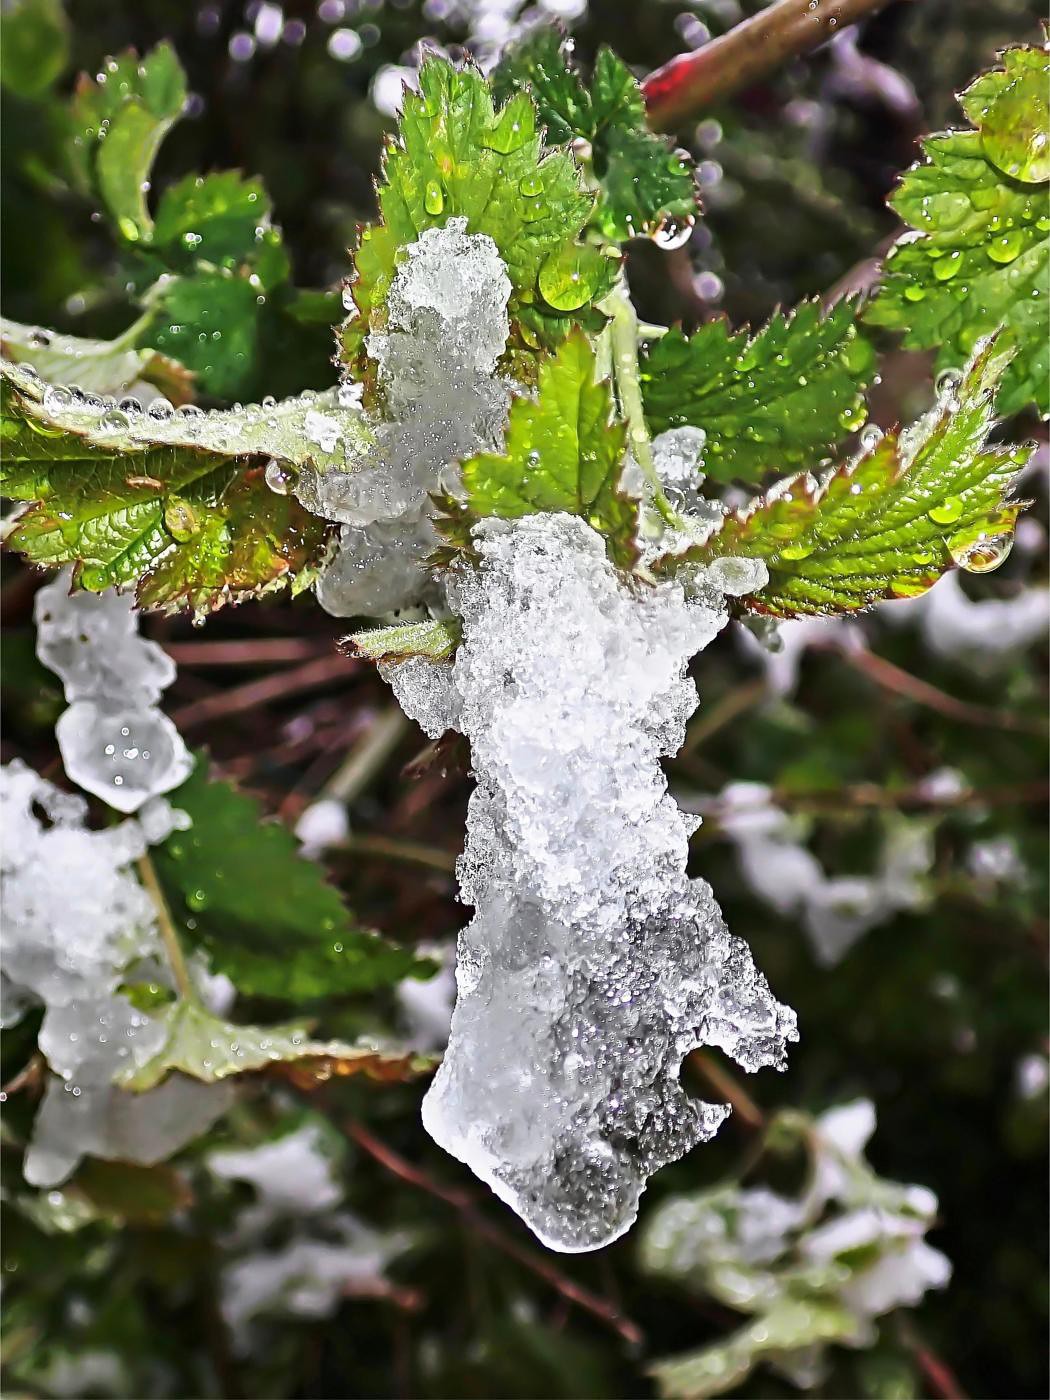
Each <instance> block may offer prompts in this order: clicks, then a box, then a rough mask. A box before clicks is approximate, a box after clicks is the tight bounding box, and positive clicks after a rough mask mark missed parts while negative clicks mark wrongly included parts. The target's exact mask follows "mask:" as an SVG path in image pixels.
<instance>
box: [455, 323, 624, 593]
mask: <svg viewBox="0 0 1050 1400" xmlns="http://www.w3.org/2000/svg"><path fill="white" fill-rule="evenodd" d="M594 375H595V355H594V350H593V349H592V347H591V345H590V342H589V341H588V339H587V337H586V336H585V335H584V334H583V332H582V331H580V330H576V331H573V332H572V334H571V335H570V336H569V337H568V339H567V340H566V341H565V342H564V344H563V345H562V346H561V347H560V348H559V349H558V351H557V352H556V353H555V354H554V355H553V356H551V357H550V358H548V359H546V360H544V361H542V362H541V364H540V369H539V382H538V391H537V397H536V399H530V398H516V399H515V400H514V402H513V403H512V404H511V409H510V419H509V423H508V427H507V446H506V451H505V452H504V453H503V454H498V453H494V452H482V453H480V454H479V455H478V456H476V457H468V458H467V460H466V461H465V462H464V463H463V465H462V473H463V485H464V488H465V490H466V496H467V504H468V506H469V507H470V509H471V510H473V511H474V512H476V514H478V515H499V516H504V517H510V518H513V517H516V516H520V515H529V514H532V513H534V512H536V511H568V512H569V513H570V514H572V515H580V516H583V518H584V519H585V520H586V521H587V522H588V524H590V525H591V526H593V528H594V529H595V530H598V531H599V532H600V533H601V534H603V535H605V537H606V539H607V541H608V546H609V553H610V555H611V557H612V558H613V559H614V560H616V562H617V563H620V564H622V565H624V566H625V567H628V568H629V567H630V566H631V565H632V564H633V563H634V561H635V559H636V558H637V546H636V543H635V541H636V536H637V530H638V502H637V501H636V500H634V499H633V498H632V497H630V496H627V495H626V494H623V493H622V492H621V491H620V489H619V483H620V473H621V471H622V468H623V460H624V442H625V437H626V430H625V428H624V425H623V424H622V423H620V422H616V421H615V420H614V418H613V401H612V391H611V389H610V386H609V383H608V381H607V380H602V381H601V382H600V383H595V380H594Z"/></svg>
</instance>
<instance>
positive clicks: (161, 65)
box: [70, 43, 186, 243]
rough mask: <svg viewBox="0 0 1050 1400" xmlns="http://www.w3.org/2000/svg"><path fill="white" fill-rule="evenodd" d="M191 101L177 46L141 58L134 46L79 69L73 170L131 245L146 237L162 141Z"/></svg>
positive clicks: (161, 46) (73, 122) (73, 113)
mask: <svg viewBox="0 0 1050 1400" xmlns="http://www.w3.org/2000/svg"><path fill="white" fill-rule="evenodd" d="M185 101H186V80H185V75H184V74H183V71H182V68H181V66H180V64H179V61H178V59H177V58H176V56H175V50H174V49H173V48H172V47H171V45H170V44H167V43H162V44H158V45H157V47H156V48H155V49H153V50H152V52H150V53H148V54H146V55H145V57H144V58H142V59H141V60H140V59H139V57H138V55H137V54H136V53H135V52H134V50H132V49H129V50H128V51H127V52H126V53H124V54H121V56H120V57H119V58H109V59H107V60H106V61H105V63H104V64H103V66H102V69H101V71H100V72H99V73H98V75H97V77H95V78H89V77H88V75H87V74H86V73H83V74H81V76H80V79H79V80H78V82H77V87H76V92H75V93H74V96H73V101H72V104H71V107H70V121H71V146H70V164H71V168H72V174H73V177H74V180H75V182H76V184H77V185H78V187H79V189H80V190H81V192H82V193H83V194H85V195H88V196H94V197H96V198H98V199H100V200H101V202H102V204H103V205H104V207H105V208H106V210H107V211H108V212H109V214H110V216H111V217H112V219H113V221H114V222H115V224H116V226H117V228H118V229H119V231H120V233H121V235H122V236H123V237H124V238H125V239H126V240H127V241H128V242H129V243H137V242H139V241H140V240H141V239H144V238H149V236H150V233H151V231H152V227H153V224H152V220H151V218H150V215H149V210H148V209H147V207H146V191H147V190H148V189H149V179H150V172H151V171H152V169H153V161H154V159H155V158H156V154H157V151H158V150H159V149H160V145H161V142H162V141H163V140H164V137H165V136H166V135H167V133H168V131H169V130H170V129H171V127H172V126H173V125H174V123H175V122H176V121H177V120H178V118H179V115H180V114H181V112H182V108H183V105H184V103H185Z"/></svg>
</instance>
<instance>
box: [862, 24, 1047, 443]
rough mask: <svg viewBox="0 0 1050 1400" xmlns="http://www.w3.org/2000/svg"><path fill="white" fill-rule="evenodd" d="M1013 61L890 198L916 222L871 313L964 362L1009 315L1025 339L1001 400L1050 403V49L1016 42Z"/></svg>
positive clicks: (913, 341) (944, 362)
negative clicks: (965, 121) (969, 126)
mask: <svg viewBox="0 0 1050 1400" xmlns="http://www.w3.org/2000/svg"><path fill="white" fill-rule="evenodd" d="M1003 63H1004V69H997V70H995V71H994V72H990V73H985V74H983V75H982V76H981V77H979V78H978V79H977V80H976V81H975V82H974V83H973V84H972V85H971V86H970V87H969V88H968V89H967V90H966V92H965V93H963V95H962V99H961V100H962V103H963V106H964V107H965V109H966V113H967V115H968V116H969V117H970V119H971V120H972V121H974V122H976V123H977V127H978V129H977V130H976V131H951V132H944V133H942V134H941V135H937V136H931V137H928V138H927V139H926V140H925V141H924V142H923V148H924V150H925V152H926V157H927V158H926V160H925V161H921V162H919V163H918V164H917V165H915V166H913V167H912V169H911V170H909V171H908V172H907V173H906V174H905V176H904V177H903V179H902V180H901V183H900V186H899V188H898V189H897V191H896V193H895V194H894V195H893V197H892V200H891V203H892V204H893V207H894V208H895V209H896V210H897V212H898V214H900V216H901V218H902V219H904V221H905V222H906V223H907V224H909V225H910V226H911V229H910V231H909V232H907V233H905V234H904V235H903V236H902V237H901V238H900V239H898V241H897V243H896V245H895V247H894V248H893V249H892V251H891V252H890V255H889V257H888V258H887V259H886V269H885V275H884V278H883V282H882V286H881V288H880V290H879V293H878V295H877V296H876V297H875V299H874V300H873V301H872V302H871V304H870V305H869V306H868V308H867V311H866V312H865V319H866V320H867V321H869V322H870V323H871V324H872V325H875V326H888V327H890V328H891V329H893V330H900V331H903V332H904V340H903V344H904V345H905V346H906V347H907V348H908V349H917V350H921V349H931V348H936V349H937V350H938V352H939V353H938V357H937V366H938V369H946V368H954V367H956V366H958V365H961V364H962V363H963V362H964V361H965V360H966V358H967V356H968V355H969V353H970V351H971V350H972V349H973V346H974V344H975V343H976V341H977V340H978V339H979V338H980V337H982V336H985V335H990V334H991V333H992V332H993V331H995V330H996V329H997V328H998V327H999V326H1000V325H1002V326H1005V328H1006V343H1009V344H1011V345H1014V346H1016V347H1017V350H1018V353H1017V355H1016V356H1015V357H1014V360H1013V362H1012V363H1011V365H1010V367H1009V369H1008V370H1007V372H1006V374H1005V375H1004V377H1003V384H1002V388H1001V390H1000V399H999V410H1000V412H1002V413H1007V414H1008V413H1016V412H1018V411H1019V410H1020V409H1022V408H1024V407H1025V406H1026V404H1028V403H1034V404H1035V405H1036V406H1037V408H1038V409H1039V412H1040V413H1041V414H1043V415H1044V416H1046V415H1047V414H1050V338H1048V334H1047V329H1048V322H1047V317H1048V309H1047V308H1048V306H1050V208H1048V204H1047V195H1048V189H1047V181H1048V179H1050V154H1048V147H1050V139H1048V137H1047V129H1046V122H1047V117H1046V112H1047V98H1046V91H1047V84H1048V82H1050V55H1048V54H1047V51H1046V50H1045V49H1041V48H1033V47H1030V48H1019V49H1007V50H1006V52H1005V53H1004V54H1003Z"/></svg>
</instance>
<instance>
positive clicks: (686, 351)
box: [641, 301, 875, 484]
mask: <svg viewBox="0 0 1050 1400" xmlns="http://www.w3.org/2000/svg"><path fill="white" fill-rule="evenodd" d="M874 358H875V357H874V354H873V352H872V349H871V346H870V345H869V344H868V342H867V341H865V340H864V339H862V338H861V337H860V336H858V335H857V331H856V328H855V326H854V308H853V306H852V304H851V303H849V302H846V301H840V302H838V303H836V305H835V306H834V307H832V309H831V310H830V311H829V312H828V313H827V315H823V313H822V311H821V307H820V303H819V302H817V301H809V302H802V303H801V305H799V306H797V307H796V308H795V310H794V311H793V312H792V313H791V314H790V315H787V316H785V315H784V314H783V313H782V312H777V313H776V314H775V315H774V316H773V317H772V318H771V319H770V320H769V321H768V322H767V323H766V324H765V325H764V326H763V327H762V328H761V330H759V331H757V332H756V333H755V334H754V335H753V336H749V335H748V333H747V332H746V331H730V330H729V327H728V324H727V322H726V321H724V320H720V321H709V322H708V323H707V324H706V325H704V326H701V327H700V329H699V330H698V331H697V332H696V333H695V334H694V335H692V336H690V337H686V336H685V335H683V333H682V332H681V331H680V330H671V331H668V333H667V334H666V335H664V336H661V338H660V339H659V340H657V341H655V342H654V343H653V345H652V346H651V347H650V349H649V350H648V352H647V354H646V355H645V357H644V359H643V360H642V364H641V381H642V393H643V397H644V402H645V414H646V419H647V420H648V422H649V425H650V428H651V429H652V431H653V432H654V433H661V432H664V431H665V430H666V429H668V428H679V427H683V426H685V425H686V424H688V425H691V426H692V427H696V428H703V430H704V432H705V433H706V434H707V442H706V444H705V449H704V460H703V470H704V471H705V472H706V473H707V475H708V476H710V477H713V478H714V479H715V480H718V481H733V480H739V481H746V482H749V483H752V484H757V483H758V482H759V481H761V480H762V478H763V476H765V475H766V473H767V472H768V471H769V469H770V468H771V467H780V468H781V469H783V468H784V467H785V466H788V467H809V466H812V465H814V464H815V463H816V462H817V461H818V460H819V459H820V458H821V457H823V456H826V455H827V453H828V452H829V451H830V450H831V449H832V448H833V447H834V445H835V443H836V442H838V441H839V440H840V439H841V438H843V437H844V436H845V435H846V433H847V432H849V431H851V430H852V429H853V428H855V427H858V426H859V425H860V423H861V422H862V421H863V416H864V415H863V409H862V404H863V390H864V388H865V386H866V385H867V384H868V383H870V381H871V379H872V376H873V374H874Z"/></svg>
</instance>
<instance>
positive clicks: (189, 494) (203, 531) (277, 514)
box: [0, 364, 325, 611]
mask: <svg viewBox="0 0 1050 1400" xmlns="http://www.w3.org/2000/svg"><path fill="white" fill-rule="evenodd" d="M0 373H2V376H3V380H4V386H3V387H4V401H3V411H2V417H0V433H2V445H3V466H2V469H0V484H2V490H3V492H4V494H5V495H7V496H10V497H11V498H12V499H14V500H20V501H28V502H32V504H31V505H30V506H29V508H28V509H27V510H26V511H24V512H23V513H22V514H21V515H20V516H19V517H18V519H17V521H16V522H15V524H14V526H13V527H12V529H11V531H10V532H9V534H8V536H7V543H8V545H9V546H10V547H11V548H12V549H15V550H17V551H18V552H20V553H22V554H24V555H25V556H26V557H27V558H28V559H30V560H31V561H32V562H33V563H36V564H41V565H47V566H57V565H60V564H66V563H73V564H74V566H75V567H74V580H75V582H76V583H77V584H78V585H80V586H81V587H85V588H90V589H92V590H95V591H101V590H102V589H103V588H107V587H110V586H112V585H128V584H132V583H135V584H137V593H138V598H139V600H140V602H141V603H142V604H143V605H144V606H148V607H163V608H172V607H176V606H180V605H184V604H189V605H190V606H193V607H195V608H196V609H197V610H198V611H209V610H212V609H215V608H218V607H221V606H222V604H223V603H225V602H229V601H240V600H241V599H242V598H245V597H249V596H253V595H256V594H258V593H260V592H262V591H266V590H269V589H271V588H274V587H279V586H281V585H282V584H283V583H286V582H289V581H290V580H291V579H292V578H293V577H294V576H295V575H296V574H297V573H299V572H300V571H301V570H303V569H304V568H306V567H307V566H308V565H309V564H310V563H311V561H312V560H313V559H314V558H315V557H316V556H317V555H318V554H319V552H320V549H321V545H322V542H323V537H324V531H325V526H324V523H323V522H322V521H321V520H320V519H319V518H318V517H317V516H313V515H311V514H309V513H308V512H307V511H305V510H303V509H302V508H301V507H300V506H299V505H298V503H297V502H296V501H295V500H294V499H293V498H290V497H286V496H278V495H276V494H275V493H274V492H272V491H271V490H270V489H269V488H268V487H267V486H266V484H265V482H264V480H263V468H262V464H261V461H260V460H259V459H258V458H256V461H255V463H254V464H253V462H252V460H251V458H249V459H248V461H247V462H246V461H245V460H244V458H243V456H242V457H237V456H235V455H234V454H237V453H238V451H240V452H259V453H260V455H261V452H262V451H265V448H261V449H260V448H256V446H255V442H254V441H251V440H248V441H246V442H240V443H239V442H238V441H237V439H236V437H233V436H232V434H231V435H230V436H229V437H227V440H226V445H225V447H224V448H223V449H222V450H221V452H220V451H214V450H209V447H208V442H207V441H204V440H203V439H204V438H205V437H206V434H205V433H204V432H203V430H202V433H201V440H198V441H197V442H196V443H191V442H189V441H186V440H185V439H187V438H189V436H190V432H191V425H192V423H193V422H194V421H196V420H193V419H183V418H179V419H178V420H177V425H178V428H179V429H181V432H182V433H183V435H184V438H183V440H182V441H178V442H173V443H172V445H167V444H164V445H157V446H147V445H142V446H135V445H133V444H132V443H131V442H130V441H129V436H130V432H129V425H130V421H131V417H132V416H131V415H119V417H123V421H124V424H125V427H124V428H122V429H119V430H117V431H115V432H114V433H113V435H112V439H111V440H108V439H107V438H106V434H105V430H104V425H105V424H106V422H107V421H116V419H113V418H111V417H110V416H109V415H110V412H111V411H106V412H104V413H103V412H102V409H101V408H100V407H99V406H96V407H95V408H94V409H93V410H87V412H86V416H87V417H88V418H89V419H90V421H91V428H90V429H87V428H85V427H83V426H79V427H78V426H73V425H71V426H73V430H72V431H70V430H69V428H67V427H66V426H60V427H57V428H56V427H55V426H54V420H55V417H56V416H58V417H59V418H60V419H61V417H62V416H63V415H62V413H61V411H58V412H57V413H56V414H52V413H50V412H49V409H48V402H49V399H52V398H53V397H54V395H53V394H52V395H49V394H48V393H46V392H45V390H46V386H45V385H44V384H43V383H41V381H40V380H39V379H35V378H31V377H30V376H29V375H28V374H27V372H26V370H25V369H24V368H23V367H21V366H12V365H7V364H5V365H3V366H2V369H0ZM301 407H302V406H301V405H300V408H301ZM100 413H102V417H101V418H100V416H99V415H100ZM78 416H79V417H80V418H83V417H84V416H85V410H83V409H78V410H71V412H70V414H69V417H70V418H72V419H73V420H76V419H77V418H78ZM214 417H215V418H219V417H220V415H215V416H214ZM134 418H135V420H136V422H138V423H141V424H142V425H145V424H146V423H150V422H151V421H152V420H150V419H149V416H148V415H145V414H136V415H134ZM223 421H224V422H225V421H227V420H225V418H223ZM204 422H205V423H207V425H208V429H209V431H210V433H211V435H212V437H213V438H214V439H215V440H218V438H219V436H220V431H221V429H220V425H219V424H217V423H215V422H214V421H213V420H212V419H208V420H204ZM155 430H156V431H158V432H161V431H162V429H161V427H160V425H159V424H157V425H155ZM147 431H148V430H147ZM88 432H91V434H92V435H91V436H90V437H89V436H87V433H88ZM173 436H174V434H173ZM256 440H257V439H256Z"/></svg>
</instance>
